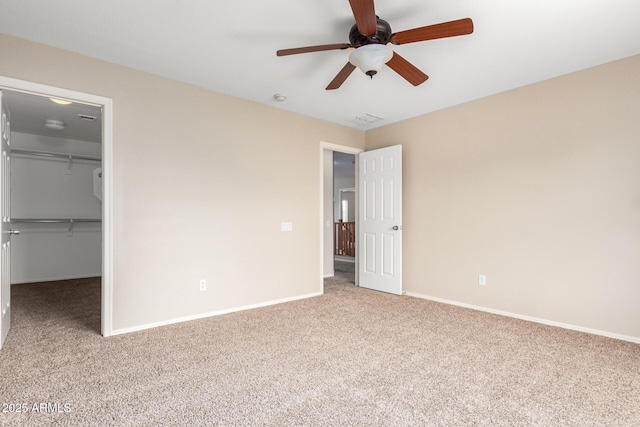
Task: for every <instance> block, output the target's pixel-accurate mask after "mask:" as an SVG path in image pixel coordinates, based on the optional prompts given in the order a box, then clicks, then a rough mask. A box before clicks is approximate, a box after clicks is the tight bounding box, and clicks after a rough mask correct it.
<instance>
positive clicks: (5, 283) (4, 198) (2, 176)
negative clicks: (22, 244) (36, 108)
mask: <svg viewBox="0 0 640 427" xmlns="http://www.w3.org/2000/svg"><path fill="white" fill-rule="evenodd" d="M0 117H1V118H2V126H1V128H0V136H1V137H2V160H1V161H0V192H1V195H0V214H1V216H2V221H0V231H1V232H2V233H1V234H2V249H1V250H0V288H1V290H2V292H1V293H0V329H2V336H1V337H0V348H2V346H3V345H4V340H5V338H7V333H8V332H9V326H10V325H11V268H10V267H11V222H10V221H11V218H10V216H9V212H10V210H9V201H10V199H9V194H10V193H9V176H10V175H9V172H10V157H9V138H10V134H11V129H10V127H11V124H10V120H9V119H10V116H9V110H8V109H7V108H6V105H5V104H4V100H3V99H2V91H0Z"/></svg>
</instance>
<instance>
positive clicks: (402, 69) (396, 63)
mask: <svg viewBox="0 0 640 427" xmlns="http://www.w3.org/2000/svg"><path fill="white" fill-rule="evenodd" d="M387 65H388V66H389V68H391V69H392V70H393V71H395V72H396V73H398V74H400V76H401V77H402V78H403V79H405V80H406V81H408V82H409V83H411V84H412V85H414V86H418V85H419V84H422V83H424V82H425V81H427V79H428V78H429V76H427V75H426V74H425V73H423V72H422V71H420V70H419V69H418V68H416V66H415V65H413V64H412V63H410V62H409V61H407V60H406V59H404V58H403V57H402V56H400V55H398V54H397V53H396V52H394V53H393V56H392V57H391V59H390V60H389V62H387Z"/></svg>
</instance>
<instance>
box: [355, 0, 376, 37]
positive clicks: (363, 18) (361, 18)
mask: <svg viewBox="0 0 640 427" xmlns="http://www.w3.org/2000/svg"><path fill="white" fill-rule="evenodd" d="M349 3H350V4H351V10H352V11H353V17H354V18H355V19H356V26H357V27H358V31H360V34H364V35H365V36H372V35H374V34H375V33H377V32H378V20H377V18H376V10H375V7H374V5H373V0H349Z"/></svg>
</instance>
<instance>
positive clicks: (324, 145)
mask: <svg viewBox="0 0 640 427" xmlns="http://www.w3.org/2000/svg"><path fill="white" fill-rule="evenodd" d="M324 150H329V151H334V152H335V151H337V152H339V153H346V154H353V155H355V156H356V163H355V168H356V171H355V178H356V182H355V184H356V194H357V193H358V178H359V173H358V162H357V156H358V154H360V153H362V152H363V151H364V148H356V147H350V146H348V145H339V144H333V143H331V142H325V141H320V151H319V153H320V179H319V181H320V195H319V197H320V227H319V229H320V275H319V276H320V293H321V294H322V293H324V272H323V270H324V245H325V239H324V227H325V222H324V166H325V163H324ZM331 210H332V212H333V206H332V209H331ZM355 210H356V212H355V214H356V219H357V218H358V198H357V197H356V201H355ZM357 230H358V223H357V221H356V236H357V235H358V234H357V233H358V231H357ZM356 245H357V242H356ZM355 282H356V286H358V283H359V279H358V251H357V250H356V277H355Z"/></svg>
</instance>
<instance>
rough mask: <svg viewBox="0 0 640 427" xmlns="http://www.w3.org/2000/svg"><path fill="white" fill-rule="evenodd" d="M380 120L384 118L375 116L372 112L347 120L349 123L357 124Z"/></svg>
mask: <svg viewBox="0 0 640 427" xmlns="http://www.w3.org/2000/svg"><path fill="white" fill-rule="evenodd" d="M381 120H384V119H383V118H382V117H377V116H374V115H373V114H369V113H367V114H363V115H361V116H356V117H354V118H352V119H348V120H347V121H348V122H350V123H355V124H359V125H370V124H372V123H375V122H379V121H381Z"/></svg>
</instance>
